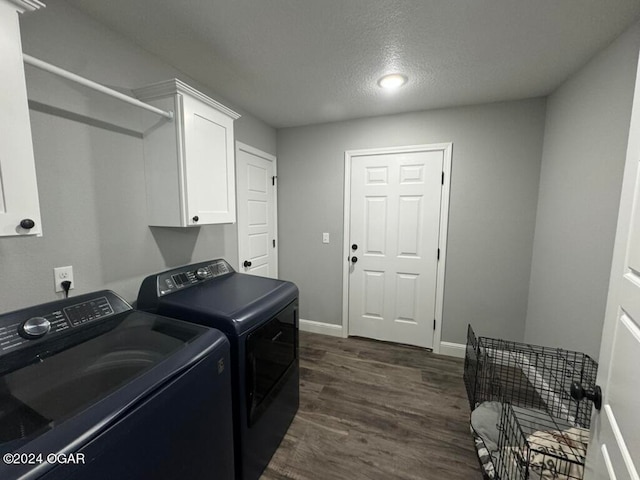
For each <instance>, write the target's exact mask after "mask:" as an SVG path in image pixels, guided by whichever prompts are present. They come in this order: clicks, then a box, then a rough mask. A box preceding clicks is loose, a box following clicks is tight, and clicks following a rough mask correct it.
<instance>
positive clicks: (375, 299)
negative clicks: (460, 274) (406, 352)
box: [348, 150, 444, 348]
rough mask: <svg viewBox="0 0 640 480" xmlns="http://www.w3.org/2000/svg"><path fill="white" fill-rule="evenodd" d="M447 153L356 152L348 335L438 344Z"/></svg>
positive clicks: (353, 168)
mask: <svg viewBox="0 0 640 480" xmlns="http://www.w3.org/2000/svg"><path fill="white" fill-rule="evenodd" d="M443 161H444V153H443V151H441V150H437V151H418V152H410V153H389V154H380V155H360V156H354V157H353V158H352V163H351V212H350V218H351V224H350V231H349V235H350V244H356V245H358V249H357V250H355V251H352V252H351V255H352V256H356V257H357V261H356V262H353V263H352V266H351V270H350V279H349V308H348V310H349V311H348V314H349V334H350V335H359V336H364V337H370V338H376V339H379V340H387V341H393V342H399V343H406V344H411V345H418V346H422V347H428V348H429V347H431V346H432V343H433V319H434V318H435V298H436V295H435V289H436V275H437V249H438V238H439V233H440V232H439V228H440V202H441V195H442V184H441V175H442V171H443Z"/></svg>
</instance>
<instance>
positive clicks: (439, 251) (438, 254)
mask: <svg viewBox="0 0 640 480" xmlns="http://www.w3.org/2000/svg"><path fill="white" fill-rule="evenodd" d="M438 260H440V249H438Z"/></svg>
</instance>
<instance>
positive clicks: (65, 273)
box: [53, 265, 75, 292]
mask: <svg viewBox="0 0 640 480" xmlns="http://www.w3.org/2000/svg"><path fill="white" fill-rule="evenodd" d="M65 280H68V281H70V282H71V288H70V290H73V289H74V288H75V283H74V282H73V267H72V266H71V265H69V266H68V267H56V268H54V269H53V285H54V286H55V290H56V292H64V289H63V288H62V282H64V281H65Z"/></svg>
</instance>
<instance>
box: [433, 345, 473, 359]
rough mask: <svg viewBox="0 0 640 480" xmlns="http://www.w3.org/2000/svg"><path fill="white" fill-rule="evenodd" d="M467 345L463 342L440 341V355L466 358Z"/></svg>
mask: <svg viewBox="0 0 640 480" xmlns="http://www.w3.org/2000/svg"><path fill="white" fill-rule="evenodd" d="M466 349H467V346H466V345H465V344H463V343H451V342H440V355H447V356H449V357H458V358H464V354H465V352H466Z"/></svg>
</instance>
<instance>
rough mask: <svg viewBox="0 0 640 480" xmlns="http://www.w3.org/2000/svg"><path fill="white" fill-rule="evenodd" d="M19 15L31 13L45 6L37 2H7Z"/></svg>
mask: <svg viewBox="0 0 640 480" xmlns="http://www.w3.org/2000/svg"><path fill="white" fill-rule="evenodd" d="M8 3H11V4H12V5H13V6H14V8H15V9H16V10H17V11H18V12H19V13H24V12H33V11H35V10H38V9H40V8H43V7H46V5H45V4H44V3H42V2H40V1H39V0H8Z"/></svg>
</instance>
